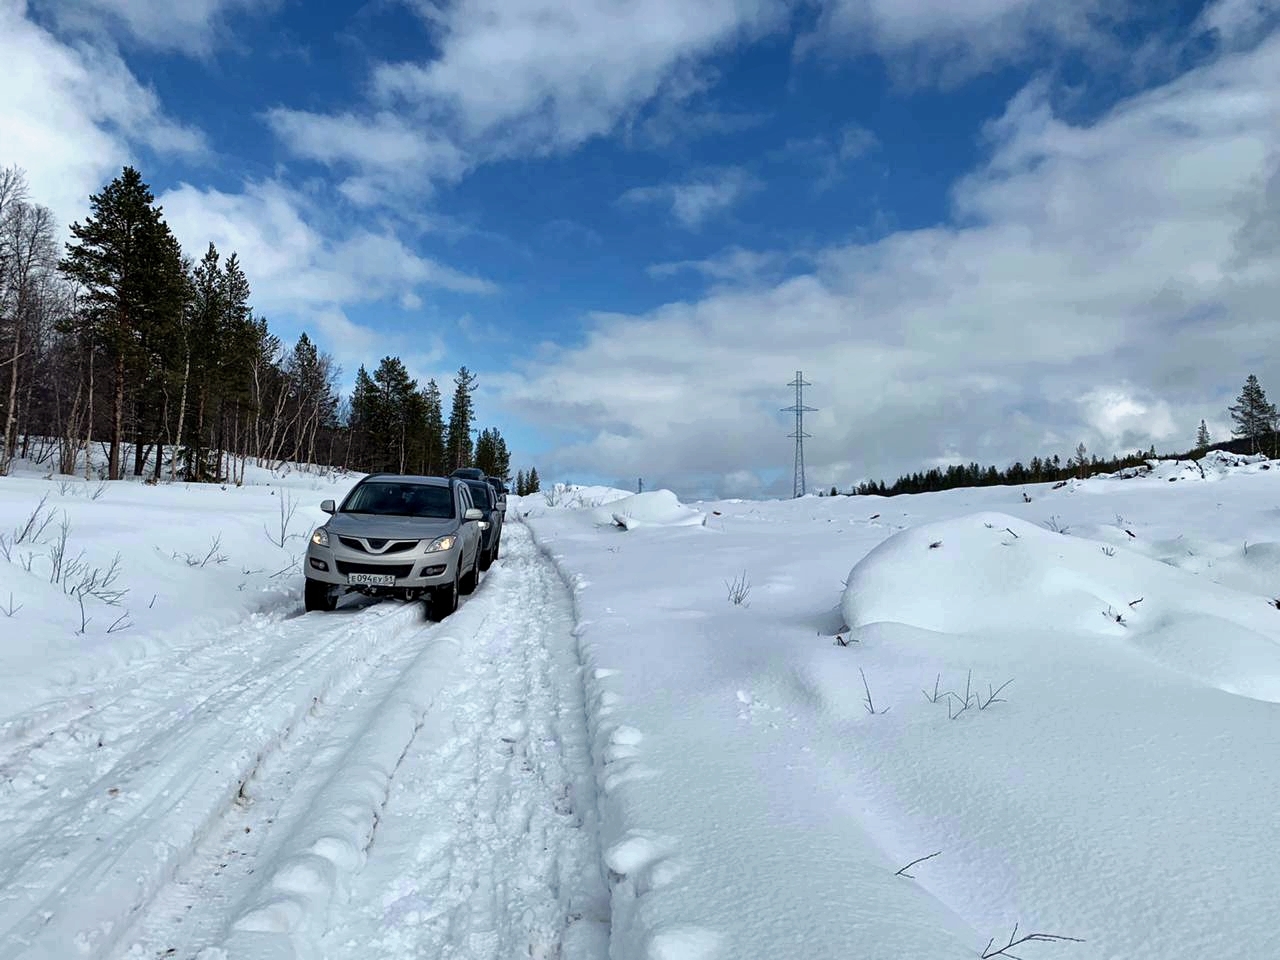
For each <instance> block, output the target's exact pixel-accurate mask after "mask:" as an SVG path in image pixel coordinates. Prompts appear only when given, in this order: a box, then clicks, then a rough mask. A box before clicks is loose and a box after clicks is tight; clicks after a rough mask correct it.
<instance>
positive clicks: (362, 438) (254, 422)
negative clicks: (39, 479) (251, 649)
mask: <svg viewBox="0 0 1280 960" xmlns="http://www.w3.org/2000/svg"><path fill="white" fill-rule="evenodd" d="M70 234H71V240H70V241H68V242H67V243H66V244H65V247H64V249H62V250H59V246H58V243H57V229H56V222H55V219H54V217H53V215H52V213H51V212H50V211H49V209H48V208H47V207H44V206H42V205H40V204H39V203H36V202H34V201H33V200H32V199H31V198H30V196H29V191H28V187H27V182H26V178H25V175H24V174H23V172H22V171H21V170H20V169H18V168H15V167H10V168H7V169H2V170H0V389H3V390H4V393H3V395H2V396H0V404H2V405H3V409H4V427H3V431H2V433H3V446H2V448H0V474H6V473H8V472H9V470H10V469H11V467H12V464H13V461H14V459H15V458H23V459H31V460H35V461H38V462H41V463H46V462H47V463H50V464H51V465H52V466H53V467H54V468H55V469H56V470H57V471H58V472H59V473H63V474H75V473H77V472H80V471H81V470H83V472H84V473H85V475H86V476H88V475H89V473H90V471H91V469H92V468H91V464H90V461H91V457H90V456H89V452H90V450H91V448H92V446H93V445H94V444H95V443H100V444H102V445H103V447H104V449H105V453H106V461H107V465H106V470H105V477H106V479H111V480H117V479H120V478H121V477H123V476H125V475H126V474H127V473H132V474H133V475H134V476H143V475H144V473H145V474H146V475H147V476H148V478H149V479H150V480H157V481H158V480H160V479H184V480H192V481H209V482H228V481H230V482H242V481H243V479H244V470H245V466H246V464H247V463H248V462H249V461H251V460H252V461H253V462H254V463H255V464H256V465H258V466H276V465H280V464H283V463H287V462H291V461H292V462H302V463H324V464H330V465H333V466H339V467H343V468H347V469H351V470H357V471H361V472H372V471H392V472H398V473H427V474H437V473H447V472H449V471H451V470H453V469H456V468H457V467H462V466H473V465H474V466H479V467H480V468H481V469H483V470H484V471H485V472H486V473H487V474H490V475H492V476H498V477H503V478H506V477H507V476H508V474H509V471H510V454H509V452H508V450H507V445H506V441H505V440H504V439H503V437H502V435H501V433H500V432H499V431H498V430H497V429H496V428H492V427H489V428H485V429H483V430H479V431H477V430H476V429H475V426H474V423H475V409H474V403H473V396H474V392H475V389H476V385H477V379H476V376H475V374H474V373H472V372H471V371H469V370H468V369H467V367H465V366H463V367H461V368H460V369H459V370H458V373H457V375H456V376H455V377H454V378H453V391H452V395H451V397H450V398H449V407H448V411H447V416H446V411H445V409H444V404H445V398H444V396H443V395H442V392H441V389H440V385H439V384H438V383H437V382H436V381H435V380H434V379H431V380H428V381H427V383H426V384H424V385H419V384H418V383H417V381H416V380H414V379H413V378H412V377H410V376H409V373H408V371H407V369H406V368H405V365H404V363H403V362H402V361H401V360H400V358H399V357H394V356H388V357H384V358H383V360H382V361H381V363H379V364H378V366H377V368H376V369H375V370H374V372H373V373H372V374H369V373H368V371H367V370H366V369H365V368H364V367H363V366H362V367H361V368H360V369H359V371H358V372H357V374H356V380H355V388H354V390H353V391H352V393H351V395H350V397H346V398H344V397H343V396H342V395H341V394H340V392H339V388H338V383H339V378H340V376H341V372H342V371H341V369H340V368H339V367H338V365H337V364H336V363H335V362H334V360H333V358H332V357H331V356H329V355H328V354H326V353H324V352H322V351H320V350H319V349H318V348H317V347H316V345H315V343H314V342H313V341H312V340H311V339H310V337H309V336H308V335H307V334H306V333H303V334H302V335H301V336H300V337H299V338H298V340H297V342H296V343H294V344H292V345H291V346H286V345H285V344H284V343H283V341H282V340H281V339H280V338H279V337H278V336H276V335H275V334H273V333H272V332H271V330H270V328H269V326H268V323H267V320H266V318H264V317H262V316H260V315H258V314H257V313H255V311H254V310H253V308H252V306H251V303H250V298H251V287H250V283H249V279H248V277H247V275H246V273H245V271H244V268H243V267H242V265H241V263H240V261H239V258H238V257H237V255H236V253H235V252H232V253H230V254H229V255H227V256H225V257H224V256H223V255H222V253H221V252H220V251H219V250H218V249H217V248H216V247H215V246H214V245H213V244H212V243H210V244H209V246H208V248H207V249H206V250H205V251H204V253H203V255H202V256H201V257H200V258H199V260H198V261H195V260H192V259H191V258H189V257H188V256H186V255H185V254H184V252H183V250H182V248H181V246H180V245H179V243H178V241H177V238H176V237H175V236H174V234H173V232H172V230H171V229H170V227H169V225H168V224H167V223H166V222H165V219H164V216H163V210H162V209H161V207H160V206H159V205H158V204H157V203H156V201H155V197H154V195H153V194H152V192H151V189H150V188H149V187H148V185H147V184H146V183H145V182H144V181H143V178H142V175H141V174H140V173H139V172H138V171H137V170H136V169H134V168H133V167H125V168H124V169H123V171H122V172H121V174H120V175H119V176H118V177H116V178H115V179H113V180H112V181H111V182H110V183H108V184H107V185H106V186H105V187H103V189H102V191H101V192H99V193H96V194H93V195H92V196H91V197H90V198H89V214H88V216H86V217H85V218H84V220H83V221H77V222H75V223H73V224H71V226H70ZM473 434H476V435H475V436H473ZM126 458H127V459H129V460H131V462H130V463H126V462H125V460H126Z"/></svg>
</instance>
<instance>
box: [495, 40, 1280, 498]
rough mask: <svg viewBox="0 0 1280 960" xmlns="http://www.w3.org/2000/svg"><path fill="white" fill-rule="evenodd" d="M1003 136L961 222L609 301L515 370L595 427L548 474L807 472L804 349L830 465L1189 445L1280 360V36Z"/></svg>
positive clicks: (960, 209)
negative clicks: (801, 376) (790, 387)
mask: <svg viewBox="0 0 1280 960" xmlns="http://www.w3.org/2000/svg"><path fill="white" fill-rule="evenodd" d="M990 136H991V138H992V148H993V155H992V158H991V160H990V162H989V163H986V164H984V165H983V166H982V167H981V168H980V169H977V170H975V171H974V172H973V173H972V174H971V175H970V176H969V177H967V178H965V179H964V180H962V181H961V182H960V183H959V184H957V186H956V188H955V191H954V205H955V213H956V223H955V225H940V226H937V227H933V228H930V229H922V230H914V231H904V232H899V233H896V234H891V235H889V236H887V237H885V238H884V239H882V240H879V241H877V242H874V243H862V244H850V245H847V246H843V247H837V248H832V249H829V250H826V251H822V252H821V253H820V254H819V255H818V256H817V258H816V263H817V266H816V268H815V269H813V270H812V271H811V272H810V273H807V274H805V275H802V276H792V277H790V278H788V279H784V280H774V281H773V282H772V283H770V284H768V285H763V286H762V285H761V284H760V283H759V282H758V280H757V279H755V278H754V277H752V276H751V273H750V271H748V272H747V273H746V274H745V276H746V279H745V280H744V282H743V283H741V284H739V285H734V284H731V283H730V284H725V285H721V286H719V287H716V288H714V289H713V290H712V291H711V292H710V293H709V294H707V295H706V296H704V297H703V298H702V299H700V300H698V301H696V302H690V303H672V304H668V305H667V306H664V307H662V308H661V309H658V310H655V311H652V312H650V313H646V314H643V315H639V316H618V315H599V316H596V317H594V318H592V319H591V323H590V326H589V330H588V333H587V336H586V338H585V341H584V342H583V343H582V344H581V345H580V346H575V347H571V348H563V349H553V350H551V351H550V352H548V353H547V354H545V355H543V356H541V357H537V358H535V359H534V360H532V361H531V362H530V363H529V365H528V366H527V367H526V368H524V369H523V370H522V371H521V373H520V374H519V375H518V376H513V377H511V378H510V379H508V380H507V381H504V383H503V389H504V391H505V397H506V401H507V403H508V406H509V408H510V410H511V411H512V412H513V413H517V414H518V415H521V416H524V417H527V418H529V419H530V420H532V421H534V422H539V423H543V424H546V425H560V424H564V423H575V424H578V425H580V427H581V431H580V439H578V440H577V441H575V442H574V443H572V444H570V445H566V446H564V447H561V448H560V449H558V450H556V451H553V452H551V453H549V454H548V456H547V462H548V471H547V475H548V476H551V475H552V474H551V468H552V467H554V468H555V469H557V470H559V471H561V472H571V471H575V470H576V471H582V472H584V473H587V472H589V473H593V474H596V475H599V474H605V475H612V476H618V477H627V476H633V475H644V476H651V475H652V476H657V475H663V476H667V477H673V478H679V477H685V478H691V477H698V476H703V475H706V474H720V475H727V474H729V473H730V472H732V471H741V470H744V469H749V470H752V471H755V472H761V471H767V470H769V469H771V468H780V467H781V468H785V467H786V466H787V465H788V464H789V462H790V454H791V449H790V443H789V441H788V440H787V439H786V436H785V435H786V433H787V431H788V424H787V423H785V422H784V421H783V418H782V415H781V414H779V413H778V412H777V408H778V407H781V406H785V405H786V403H787V402H789V397H788V396H787V390H786V388H785V387H784V386H783V385H784V384H785V383H786V381H787V380H788V379H790V377H791V375H792V372H793V371H794V370H796V369H803V370H804V371H805V374H806V376H807V377H808V378H809V379H810V380H811V381H813V383H814V387H813V389H812V391H811V392H810V394H809V397H808V399H809V402H810V403H812V404H813V405H814V406H817V407H820V408H821V410H820V411H819V412H818V413H816V414H814V415H813V416H812V418H811V420H810V421H807V423H808V424H809V429H810V432H811V433H813V434H814V439H813V440H812V441H810V444H809V448H808V453H809V460H810V464H811V466H812V468H813V470H814V476H815V477H819V476H822V477H824V478H825V477H828V476H830V471H831V469H832V467H833V465H838V464H841V463H845V462H848V461H853V462H854V463H858V464H862V465H863V467H862V470H861V471H860V473H861V472H862V471H865V472H867V473H871V474H874V475H885V474H891V473H896V472H898V471H901V470H910V469H917V468H918V467H919V466H920V465H921V464H922V463H925V462H927V461H928V460H929V459H930V458H933V457H939V456H945V455H947V454H950V453H954V452H956V451H959V452H962V453H963V455H964V457H965V458H973V459H979V460H982V461H984V462H989V461H994V462H1008V461H1010V460H1012V459H1014V458H1015V457H1020V458H1027V457H1029V456H1031V455H1033V454H1036V453H1040V454H1046V453H1048V454H1052V453H1054V452H1057V453H1060V454H1062V455H1064V456H1065V455H1066V453H1067V452H1068V451H1069V450H1070V449H1071V448H1073V447H1074V446H1075V443H1076V442H1077V441H1080V440H1083V441H1084V442H1085V443H1086V444H1087V445H1088V446H1089V448H1090V449H1091V450H1096V451H1098V452H1099V453H1104V452H1108V453H1109V452H1116V451H1119V450H1122V449H1130V448H1131V447H1132V446H1134V445H1140V446H1143V447H1145V446H1147V445H1148V444H1149V443H1152V442H1156V443H1158V444H1160V445H1165V446H1172V447H1179V446H1186V445H1189V444H1190V443H1191V441H1192V438H1193V436H1194V430H1195V427H1196V425H1197V424H1198V423H1199V420H1200V418H1201V417H1207V418H1208V419H1209V420H1210V421H1211V422H1212V421H1213V420H1214V416H1215V414H1219V415H1220V411H1221V410H1222V409H1224V408H1225V406H1226V404H1227V403H1228V402H1230V398H1231V397H1232V396H1234V393H1235V391H1236V390H1237V389H1238V385H1239V383H1240V382H1241V381H1242V380H1243V377H1244V375H1245V374H1246V373H1248V372H1250V370H1255V372H1257V373H1258V375H1259V376H1260V377H1261V378H1262V380H1263V382H1264V384H1267V383H1272V382H1276V381H1277V380H1278V379H1280V359H1277V358H1278V357H1280V318H1278V317H1277V315H1276V312H1275V304H1277V303H1280V229H1278V228H1280V35H1272V36H1271V37H1270V38H1268V39H1267V40H1266V41H1265V42H1262V43H1261V44H1259V45H1257V46H1256V47H1255V48H1254V49H1252V50H1250V51H1248V52H1241V53H1230V54H1224V55H1222V56H1221V57H1220V58H1219V59H1218V60H1216V61H1215V62H1213V63H1210V64H1208V65H1206V66H1204V67H1202V68H1200V69H1198V70H1196V71H1194V72H1192V73H1189V74H1186V75H1184V76H1183V77H1181V78H1179V79H1177V80H1175V81H1174V82H1172V83H1170V84H1168V85H1166V86H1164V87H1162V88H1159V89H1155V90H1152V91H1150V92H1148V93H1144V94H1142V95H1139V96H1135V97H1132V98H1130V99H1129V100H1127V101H1125V102H1122V103H1120V104H1119V105H1118V106H1116V107H1115V108H1114V109H1113V110H1111V111H1110V112H1109V113H1107V114H1106V115H1104V116H1102V117H1101V118H1099V119H1098V120H1097V121H1096V122H1094V123H1092V124H1091V125H1087V126H1074V125H1071V124H1069V123H1067V122H1064V121H1063V120H1061V119H1060V118H1058V117H1057V116H1055V115H1054V113H1053V111H1052V110H1051V108H1050V107H1049V106H1048V103H1047V99H1046V96H1045V91H1044V90H1043V89H1041V88H1038V87H1035V86H1033V87H1031V88H1029V89H1028V90H1026V91H1024V92H1023V93H1022V94H1021V95H1020V96H1018V97H1016V98H1015V99H1014V100H1013V102H1012V103H1011V104H1010V105H1009V108H1008V110H1007V112H1006V114H1005V116H1004V117H1003V118H1002V119H1001V120H1000V121H999V122H998V123H996V124H994V125H993V126H992V129H991V131H990ZM732 259H733V258H732V256H730V257H727V258H726V261H727V262H728V263H732ZM748 260H749V258H748ZM1091 385H1096V386H1097V387H1098V389H1097V390H1093V388H1092V386H1091ZM1117 385H1118V386H1117ZM1082 395H1084V399H1083V401H1082ZM1179 437H1181V438H1182V441H1183V442H1181V443H1180V442H1178V438H1179ZM542 463H543V461H542V460H540V461H539V466H540V469H541V466H542ZM833 479H834V478H833ZM856 479H858V476H850V477H847V478H846V479H845V480H844V481H842V483H843V482H848V481H852V480H856ZM672 482H676V481H675V480H673V481H672Z"/></svg>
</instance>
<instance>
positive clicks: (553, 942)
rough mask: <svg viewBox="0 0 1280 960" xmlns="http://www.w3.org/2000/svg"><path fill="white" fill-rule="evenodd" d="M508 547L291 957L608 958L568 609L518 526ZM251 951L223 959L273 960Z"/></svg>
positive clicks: (245, 948)
mask: <svg viewBox="0 0 1280 960" xmlns="http://www.w3.org/2000/svg"><path fill="white" fill-rule="evenodd" d="M504 537H505V539H504V558H503V559H502V560H501V561H500V562H499V564H498V565H496V566H495V567H494V569H493V571H492V572H491V576H490V578H489V581H488V584H487V590H488V597H487V599H486V601H485V603H486V605H485V607H484V608H483V609H484V615H483V619H482V621H481V622H479V623H478V624H477V626H476V629H475V631H474V634H473V635H471V636H469V637H467V638H466V639H464V640H462V641H461V643H460V646H459V657H458V663H457V664H456V669H455V670H454V675H453V676H452V677H451V678H450V680H449V682H448V683H447V685H445V686H444V687H443V688H442V689H441V690H440V692H439V696H438V697H437V699H436V700H435V702H434V703H432V704H431V706H430V708H429V709H428V710H427V711H426V712H425V714H424V715H423V716H422V718H421V723H420V727H419V729H418V731H417V734H416V736H415V738H414V740H413V742H412V744H411V746H410V747H409V749H408V751H407V752H406V754H405V755H404V757H403V762H402V763H401V764H400V766H399V768H398V770H397V771H396V773H395V776H394V777H393V778H392V779H391V780H390V782H389V785H388V791H387V794H386V802H385V804H384V805H383V807H382V808H381V810H380V811H379V812H378V814H377V830H376V835H375V836H374V838H373V841H372V844H371V845H370V846H369V848H368V851H367V860H366V862H365V863H364V864H363V865H362V866H361V867H360V868H358V872H357V873H354V874H353V876H352V879H351V883H350V890H349V894H348V896H347V897H346V898H345V902H335V903H334V904H333V905H332V906H331V907H330V914H331V919H330V922H329V927H330V929H329V931H328V933H327V934H326V935H325V936H324V937H323V938H322V939H320V940H318V941H314V940H313V941H310V942H305V941H302V940H300V939H299V938H298V937H296V935H295V938H294V941H293V946H294V948H295V951H294V953H293V955H294V956H299V955H302V956H323V957H326V958H329V960H373V958H382V957H385V958H397V960H399V958H403V957H414V958H422V960H432V958H445V957H448V958H451V960H509V958H517V957H519V958H532V960H587V958H592V960H599V958H604V957H605V956H607V955H608V950H609V946H608V941H609V894H608V888H607V885H606V883H605V881H604V877H603V871H602V867H601V860H600V850H599V846H598V827H597V814H596V798H595V788H594V774H593V771H592V767H591V761H590V754H589V748H588V739H587V728H586V717H585V707H584V702H583V686H582V678H581V672H580V671H581V665H580V663H579V661H578V658H577V652H576V640H575V638H574V637H573V635H572V629H573V617H572V607H571V602H570V599H569V596H568V592H567V590H566V589H565V587H564V585H563V583H562V582H561V580H560V578H559V576H558V574H557V573H556V571H555V570H554V569H553V568H552V567H551V565H550V564H549V563H548V562H547V561H546V560H545V559H544V558H543V557H541V555H540V554H539V553H538V551H537V549H536V548H535V546H534V545H533V542H532V538H531V537H530V535H529V533H528V531H527V530H526V529H525V528H524V527H523V526H522V525H520V524H517V523H512V524H510V525H509V526H508V528H507V532H506V533H505V535H504ZM476 612H477V613H479V611H476ZM258 946H261V944H259V945H258ZM253 949H254V945H253V944H251V942H250V941H248V940H246V939H244V938H241V939H238V940H237V939H236V938H235V937H234V936H233V938H232V939H231V940H229V941H228V944H227V952H226V955H227V956H228V957H235V958H237V960H242V958H245V957H252V956H255V955H256V956H262V957H265V956H267V954H266V953H265V952H263V953H258V954H254V953H253V952H252V951H253Z"/></svg>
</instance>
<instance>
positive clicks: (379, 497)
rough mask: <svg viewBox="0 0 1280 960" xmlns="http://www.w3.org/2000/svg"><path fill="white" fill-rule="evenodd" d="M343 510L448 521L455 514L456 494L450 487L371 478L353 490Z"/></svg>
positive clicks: (344, 511)
mask: <svg viewBox="0 0 1280 960" xmlns="http://www.w3.org/2000/svg"><path fill="white" fill-rule="evenodd" d="M342 512H343V513H372V514H377V515H378V516H386V517H423V518H426V519H433V520H448V519H451V518H452V517H453V497H451V496H450V495H449V488H448V487H439V486H436V485H434V484H426V483H397V482H395V481H393V480H369V481H366V482H364V483H362V484H360V485H359V486H357V487H356V488H355V489H354V490H353V491H351V496H349V497H348V498H347V500H346V502H345V503H343V505H342Z"/></svg>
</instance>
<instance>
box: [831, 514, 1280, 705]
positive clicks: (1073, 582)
mask: <svg viewBox="0 0 1280 960" xmlns="http://www.w3.org/2000/svg"><path fill="white" fill-rule="evenodd" d="M841 609H842V611H843V613H844V617H845V622H846V623H847V624H848V625H849V626H850V627H852V628H855V629H857V628H860V627H865V626H867V625H868V624H872V623H877V622H894V623H903V624H907V625H909V626H914V627H919V628H922V629H925V630H934V631H938V632H944V633H953V634H954V633H964V634H973V633H981V632H992V631H998V632H999V633H1000V634H1001V635H1003V636H1008V635H1015V634H1017V633H1018V632H1019V631H1025V632H1026V633H1028V634H1030V633H1033V632H1036V631H1039V630H1042V629H1043V628H1044V625H1045V624H1046V623H1048V624H1051V625H1052V626H1053V628H1054V629H1056V630H1063V631H1069V632H1071V633H1079V632H1087V633H1092V634H1097V635H1101V636H1106V637H1110V638H1113V639H1114V640H1116V641H1117V642H1120V643H1126V644H1129V645H1131V646H1133V647H1134V648H1135V649H1138V650H1140V651H1142V652H1144V653H1145V654H1146V655H1147V656H1149V657H1151V658H1152V659H1154V660H1157V661H1159V662H1160V663H1162V664H1164V665H1165V666H1167V667H1170V668H1172V669H1175V670H1179V671H1182V672H1184V673H1186V674H1188V675H1190V676H1193V677H1199V678H1201V679H1203V680H1205V681H1208V682H1210V683H1213V684H1215V685H1216V686H1219V687H1221V688H1222V689H1224V690H1228V691H1231V692H1234V693H1243V694H1246V695H1248V696H1252V697H1256V698H1258V699H1263V700H1274V701H1280V613H1277V610H1276V608H1275V605H1274V604H1271V603H1268V602H1266V601H1265V600H1263V599H1262V598H1260V597H1258V596H1257V595H1252V594H1248V593H1243V592H1241V591H1238V590H1234V589H1232V588H1230V587H1227V586H1223V585H1221V584H1216V583H1213V582H1210V581H1207V580H1206V579H1205V578H1204V577H1200V576H1197V575H1195V574H1192V573H1188V572H1186V571H1183V570H1180V569H1177V568H1175V567H1173V566H1171V565H1170V564H1167V563H1161V562H1159V561H1157V560H1153V559H1150V558H1149V557H1146V556H1144V555H1142V554H1140V553H1137V552H1135V551H1132V550H1129V549H1127V548H1126V547H1123V546H1114V545H1111V544H1104V543H1099V542H1097V541H1094V540H1086V539H1082V538H1080V537H1074V536H1069V535H1065V534H1060V533H1055V532H1053V531H1051V530H1048V529H1046V528H1045V527H1041V526H1036V525H1034V524H1031V523H1028V522H1026V521H1024V520H1019V519H1017V518H1016V517H1011V516H1008V515H1007V514H1000V513H980V514H974V515H971V516H966V517H959V518H956V519H954V520H944V521H941V522H938V523H931V524H925V525H922V526H919V527H915V528H912V529H910V530H906V531H904V532H902V533H899V534H897V535H895V536H893V537H891V538H890V539H888V540H887V541H885V542H884V543H882V544H881V545H880V546H878V547H877V548H876V549H874V550H872V551H871V552H870V553H869V554H868V555H867V556H866V557H864V558H863V559H862V560H861V561H859V562H858V563H857V564H856V565H855V566H854V568H853V569H852V570H851V571H850V573H849V579H848V586H847V587H846V588H845V592H844V597H843V600H842V604H841Z"/></svg>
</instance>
